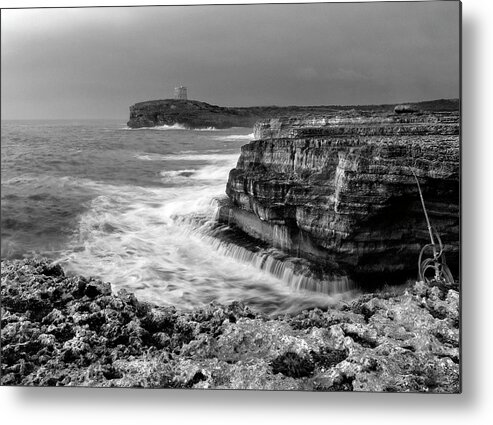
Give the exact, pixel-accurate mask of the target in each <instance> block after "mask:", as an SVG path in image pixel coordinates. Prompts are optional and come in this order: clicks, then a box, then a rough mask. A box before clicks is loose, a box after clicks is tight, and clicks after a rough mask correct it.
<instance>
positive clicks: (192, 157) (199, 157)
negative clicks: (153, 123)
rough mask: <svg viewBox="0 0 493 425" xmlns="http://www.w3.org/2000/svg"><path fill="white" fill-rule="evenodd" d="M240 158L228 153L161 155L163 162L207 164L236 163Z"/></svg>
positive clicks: (235, 154)
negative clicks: (205, 162)
mask: <svg viewBox="0 0 493 425" xmlns="http://www.w3.org/2000/svg"><path fill="white" fill-rule="evenodd" d="M238 157H239V154H237V153H234V154H231V153H227V154H220V153H204V154H202V153H197V154H183V153H179V154H170V155H160V159H162V160H170V161H207V162H217V161H221V162H222V161H236V160H237V159H238Z"/></svg>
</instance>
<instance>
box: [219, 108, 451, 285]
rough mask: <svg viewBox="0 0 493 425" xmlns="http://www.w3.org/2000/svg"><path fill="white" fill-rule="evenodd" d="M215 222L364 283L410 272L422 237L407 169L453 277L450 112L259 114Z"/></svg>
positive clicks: (422, 227)
mask: <svg viewBox="0 0 493 425" xmlns="http://www.w3.org/2000/svg"><path fill="white" fill-rule="evenodd" d="M254 133H255V139H256V140H254V141H252V142H251V143H249V144H247V145H245V146H243V147H242V150H241V156H240V158H239V160H238V164H237V166H236V168H235V169H233V170H231V172H230V175H229V179H228V183H227V187H226V193H227V195H228V197H229V199H230V204H229V205H226V206H223V207H222V208H221V211H220V214H219V216H220V220H221V221H223V222H225V223H229V224H231V225H235V226H236V227H238V228H240V229H241V230H243V231H244V232H246V233H248V234H249V235H251V236H254V237H256V238H258V239H261V240H263V241H265V242H268V243H269V244H272V245H273V246H275V247H278V248H281V249H283V250H285V251H287V252H290V253H292V254H295V255H297V256H300V257H303V258H306V259H309V260H312V261H314V262H315V263H317V264H319V265H321V266H322V267H326V268H329V269H332V270H334V271H339V272H341V273H349V274H351V275H352V276H355V277H358V278H364V279H363V280H366V281H367V282H370V281H371V280H372V279H382V278H383V279H385V280H386V281H388V282H392V281H394V280H396V279H401V278H404V277H407V276H416V270H417V261H418V255H419V251H420V249H421V247H422V246H423V245H425V244H427V243H429V236H428V230H427V225H426V222H425V216H424V214H423V209H422V206H421V201H420V197H419V193H418V188H417V185H416V181H415V178H414V175H413V173H414V174H416V176H417V177H418V179H419V182H420V184H421V188H422V190H423V196H424V199H425V202H426V207H427V210H428V214H429V217H430V220H431V223H432V225H433V226H434V227H435V228H436V230H437V232H438V233H439V234H440V236H441V239H442V241H443V243H444V245H445V252H446V255H447V260H448V263H449V264H450V265H451V267H452V270H453V272H454V273H455V274H456V276H457V272H458V265H459V264H458V263H459V210H460V203H459V186H460V183H459V177H460V176H459V174H460V171H459V170H460V168H459V159H460V152H459V150H460V149H459V114H458V112H454V111H452V112H435V113H418V114H403V113H399V114H395V113H393V112H390V113H378V114H377V113H373V112H355V111H351V112H346V113H344V112H341V113H338V114H333V115H324V116H311V117H306V118H302V117H292V118H278V119H270V120H263V121H260V122H258V123H257V124H256V125H255V128H254Z"/></svg>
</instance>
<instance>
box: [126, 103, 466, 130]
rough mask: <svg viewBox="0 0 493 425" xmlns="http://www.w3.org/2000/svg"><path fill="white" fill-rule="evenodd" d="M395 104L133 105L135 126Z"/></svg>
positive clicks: (430, 106) (425, 106)
mask: <svg viewBox="0 0 493 425" xmlns="http://www.w3.org/2000/svg"><path fill="white" fill-rule="evenodd" d="M457 104H458V103H457V100H454V99H452V100H447V99H444V100H440V101H432V102H421V103H418V104H415V107H416V108H419V109H421V110H427V111H430V110H435V109H436V108H437V107H440V108H441V109H442V110H443V109H447V110H449V109H457ZM394 107H395V105H368V106H358V107H354V106H284V107H282V106H253V107H224V106H217V105H211V104H209V103H205V102H199V101H197V100H177V99H164V100H149V101H146V102H139V103H136V104H135V105H132V106H131V107H130V120H129V121H128V123H127V125H128V126H129V127H131V128H141V127H155V126H163V125H175V124H179V125H182V126H185V127H189V128H208V127H214V128H230V127H252V126H253V125H254V123H255V122H256V121H257V120H259V119H264V118H276V117H282V116H299V115H307V114H333V113H335V112H337V111H340V110H351V109H353V108H357V109H358V110H372V111H393V110H394Z"/></svg>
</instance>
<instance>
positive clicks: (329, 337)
mask: <svg viewBox="0 0 493 425" xmlns="http://www.w3.org/2000/svg"><path fill="white" fill-rule="evenodd" d="M1 291H2V292H1V295H2V321H1V325H2V334H1V335H2V336H1V337H2V340H1V342H2V348H1V349H2V376H1V384H2V385H36V386H54V385H77V386H98V387H99V386H105V387H108V386H118V387H120V386H123V387H150V388H153V387H162V388H226V389H272V390H321V391H420V392H451V393H453V392H458V391H459V390H460V385H459V308H458V303H459V296H458V292H457V288H455V287H448V286H444V285H435V286H433V285H431V286H425V285H424V284H422V283H417V284H415V285H414V286H413V287H412V288H410V289H409V290H407V291H406V292H404V293H402V294H397V293H386V294H380V295H375V294H373V295H365V296H362V297H360V298H358V299H356V300H355V301H353V302H351V303H342V304H340V305H338V306H337V307H335V308H334V309H331V310H329V311H325V312H324V311H321V310H318V309H315V310H309V311H304V312H303V313H301V314H298V315H296V316H286V317H278V318H269V317H266V316H263V315H260V314H258V313H256V312H254V311H251V310H250V309H249V308H248V307H246V306H244V305H242V304H241V303H233V304H231V305H228V306H223V305H216V304H211V305H209V306H208V307H206V308H203V309H198V310H194V311H190V312H179V311H177V310H176V309H174V308H162V307H158V306H154V305H150V304H147V303H142V302H140V301H138V300H137V299H136V298H135V297H134V296H133V295H132V294H129V293H127V292H125V291H120V292H119V293H118V294H113V293H112V291H111V286H110V284H108V283H103V282H101V281H99V280H95V279H88V278H84V277H81V276H76V277H67V276H65V274H64V272H63V270H62V269H61V268H60V267H59V266H52V265H50V264H49V263H48V262H47V260H25V261H12V262H10V261H2V286H1Z"/></svg>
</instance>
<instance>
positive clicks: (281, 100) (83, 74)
mask: <svg viewBox="0 0 493 425" xmlns="http://www.w3.org/2000/svg"><path fill="white" fill-rule="evenodd" d="M179 84H185V85H187V86H188V88H189V94H190V97H191V98H194V99H198V100H203V101H206V102H210V103H215V104H220V105H235V106H242V105H245V106H248V105H270V104H278V105H292V104H303V105H314V104H365V103H387V102H398V101H413V100H422V99H433V98H441V97H457V96H458V94H459V5H458V3H457V2H445V1H438V2H422V3H402V2H397V3H356V4H342V3H340V4H305V5H249V6H189V7H185V6H176V7H150V8H96V9H45V10H18V11H11V10H10V11H3V13H2V117H3V118H72V117H80V118H85V117H118V118H122V119H125V118H126V117H127V113H128V106H129V105H130V104H132V103H135V102H137V101H142V100H148V99H160V98H166V97H171V95H172V92H173V87H174V86H176V85H179Z"/></svg>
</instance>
